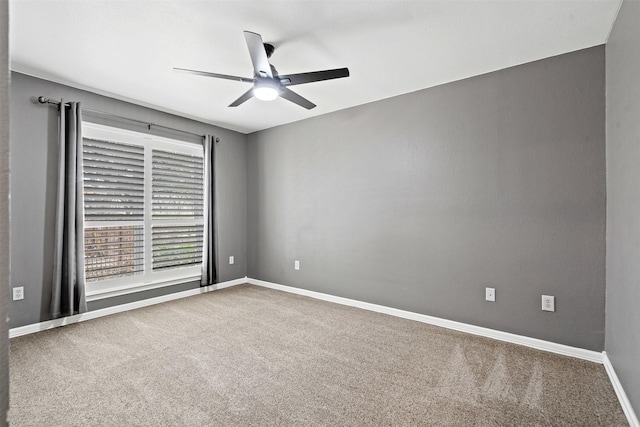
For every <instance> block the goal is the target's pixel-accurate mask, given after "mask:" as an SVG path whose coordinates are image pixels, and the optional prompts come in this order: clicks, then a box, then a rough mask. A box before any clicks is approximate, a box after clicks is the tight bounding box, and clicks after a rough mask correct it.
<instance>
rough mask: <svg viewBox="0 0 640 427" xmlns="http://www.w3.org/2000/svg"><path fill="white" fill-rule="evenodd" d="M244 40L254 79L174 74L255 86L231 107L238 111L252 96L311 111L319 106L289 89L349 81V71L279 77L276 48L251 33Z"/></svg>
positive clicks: (194, 72) (248, 32)
mask: <svg viewBox="0 0 640 427" xmlns="http://www.w3.org/2000/svg"><path fill="white" fill-rule="evenodd" d="M244 38H245V40H246V41H247V47H248V48H249V55H250V56H251V62H252V63H253V78H252V79H250V78H247V77H238V76H229V75H227V74H218V73H210V72H208V71H197V70H188V69H186V68H174V70H176V71H182V72H185V73H190V74H196V75H199V76H206V77H216V78H219V79H227V80H236V81H240V82H245V83H253V87H252V88H251V89H249V90H248V91H247V92H245V93H244V94H243V95H242V96H240V98H238V99H236V100H235V101H233V102H232V103H231V104H230V105H229V107H237V106H238V105H240V104H242V103H243V102H245V101H247V100H248V99H250V98H251V97H252V96H255V97H256V98H258V99H261V100H264V101H271V100H274V99H276V98H277V97H278V96H280V97H281V98H284V99H286V100H287V101H291V102H293V103H294V104H298V105H299V106H301V107H304V108H306V109H307V110H310V109H312V108H313V107H315V106H316V104H314V103H313V102H311V101H309V100H308V99H306V98H304V97H302V96H300V95H298V94H297V93H295V92H294V91H292V90H291V89H289V86H294V85H300V84H304V83H311V82H318V81H322V80H331V79H339V78H342V77H349V69H348V68H336V69H333V70H323V71H311V72H309V73H297V74H287V75H279V74H278V72H277V71H276V69H275V67H274V66H273V65H271V64H270V63H269V58H270V57H271V54H272V53H273V51H274V50H275V48H274V47H273V45H271V44H268V43H264V42H263V41H262V36H260V34H256V33H252V32H251V31H245V32H244Z"/></svg>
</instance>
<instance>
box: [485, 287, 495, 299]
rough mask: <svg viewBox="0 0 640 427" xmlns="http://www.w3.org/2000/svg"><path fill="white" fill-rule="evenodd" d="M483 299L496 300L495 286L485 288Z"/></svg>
mask: <svg viewBox="0 0 640 427" xmlns="http://www.w3.org/2000/svg"><path fill="white" fill-rule="evenodd" d="M484 299H486V300H487V301H495V300H496V289H495V288H486V290H485V296H484Z"/></svg>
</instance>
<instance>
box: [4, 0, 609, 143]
mask: <svg viewBox="0 0 640 427" xmlns="http://www.w3.org/2000/svg"><path fill="white" fill-rule="evenodd" d="M620 3H621V0H569V1H560V0H507V1H499V0H475V1H451V0H449V1H397V0H396V1H363V0H359V1H292V0H290V1H238V0H235V1H191V0H180V1H168V0H163V1H160V0H157V1H151V0H147V1H137V0H127V1H116V0H83V1H79V0H76V1H68V0H67V1H63V0H44V1H35V0H12V1H11V2H10V28H11V32H10V37H11V61H12V66H11V67H12V69H13V70H16V71H19V72H23V73H26V74H30V75H33V76H37V77H42V78H45V79H48V80H52V81H55V82H60V83H64V84H68V85H70V86H74V87H78V88H82V89H89V90H92V91H94V92H97V93H101V94H105V95H109V96H112V97H115V98H118V99H124V100H128V101H132V102H134V103H137V104H141V105H146V106H150V107H153V108H156V109H159V110H162V111H168V112H173V113H176V114H179V115H182V116H186V117H190V118H195V119H197V120H200V121H204V122H207V123H212V124H215V125H219V126H222V127H225V128H228V129H233V130H237V131H240V132H243V133H249V132H253V131H257V130H261V129H265V128H269V127H273V126H277V125H281V124H285V123H289V122H293V121H297V120H301V119H304V118H307V117H312V116H315V115H319V114H325V113H328V112H331V111H335V110H340V109H344V108H348V107H353V106H356V105H360V104H364V103H368V102H372V101H376V100H379V99H383V98H388V97H391V96H395V95H399V94H403V93H407V92H412V91H416V90H419V89H424V88H427V87H432V86H435V85H439V84H442V83H446V82H451V81H454V80H459V79H463V78H466V77H470V76H474V75H478V74H482V73H486V72H490V71H494V70H499V69H502V68H506V67H510V66H513V65H517V64H522V63H526V62H530V61H534V60H537V59H541V58H545V57H549V56H554V55H558V54H562V53H565V52H570V51H574V50H578V49H583V48H587V47H591V46H596V45H599V44H603V43H605V42H606V40H607V37H608V35H609V32H610V30H611V27H612V25H613V21H614V20H615V17H616V14H617V11H618V8H619V6H620ZM243 30H250V31H253V32H257V33H260V34H262V36H263V39H264V41H265V42H270V43H272V44H274V45H275V46H276V51H275V53H274V54H273V56H272V57H271V63H272V64H273V65H275V67H276V68H277V69H278V71H279V72H280V73H281V74H291V73H298V72H306V71H316V70H323V69H330V68H339V67H349V70H350V71H351V76H350V77H349V78H346V79H339V80H331V81H324V82H316V83H310V84H306V85H300V86H295V87H293V88H292V89H294V90H295V91H296V92H298V93H299V94H300V95H302V96H304V97H306V98H308V99H309V100H311V101H312V102H314V103H315V104H317V105H318V106H317V107H316V108H315V109H313V110H309V111H308V110H305V109H303V108H301V107H299V106H297V105H295V104H292V103H290V102H288V101H285V100H283V99H277V100H276V101H272V102H264V101H259V100H256V99H251V100H249V101H248V102H246V103H245V104H243V105H241V106H240V107H237V108H228V107H227V105H229V104H230V103H231V102H232V101H234V100H235V99H236V98H237V97H239V96H240V95H241V94H242V93H244V92H245V91H246V90H248V89H249V87H250V85H249V84H247V83H240V82H236V81H229V80H219V79H213V78H208V77H201V76H195V75H189V74H184V73H178V72H174V71H173V70H172V69H173V67H182V68H191V69H197V70H205V71H212V72H217V73H221V74H232V75H239V76H245V77H253V76H252V65H251V60H250V58H249V54H248V51H247V47H246V44H245V40H244V36H243V33H242V31H243ZM33 95H34V96H37V95H40V94H36V93H34V94H33Z"/></svg>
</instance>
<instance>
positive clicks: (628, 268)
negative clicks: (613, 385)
mask: <svg viewBox="0 0 640 427" xmlns="http://www.w3.org/2000/svg"><path fill="white" fill-rule="evenodd" d="M638 23H640V2H637V1H628V0H625V1H624V2H623V3H622V7H621V9H620V12H619V14H618V18H617V20H616V22H615V25H614V27H613V30H612V32H611V35H610V37H609V41H608V43H607V310H606V312H607V322H606V323H607V335H606V336H607V339H606V346H605V349H606V351H607V355H608V356H609V359H610V360H611V363H612V364H613V366H614V368H615V370H616V373H617V374H618V377H619V379H620V381H621V383H622V386H623V387H624V389H625V392H626V393H627V395H628V397H629V400H630V401H631V404H632V405H633V406H634V408H635V411H636V413H637V414H638V415H640V363H639V361H640V309H639V304H640V262H639V261H638V260H639V259H640V26H639V25H638Z"/></svg>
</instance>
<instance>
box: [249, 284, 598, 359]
mask: <svg viewBox="0 0 640 427" xmlns="http://www.w3.org/2000/svg"><path fill="white" fill-rule="evenodd" d="M247 282H248V283H250V284H252V285H257V286H262V287H265V288H270V289H276V290H279V291H284V292H289V293H293V294H298V295H304V296H307V297H311V298H316V299H320V300H324V301H330V302H334V303H337V304H342V305H348V306H351V307H358V308H362V309H365V310H370V311H376V312H378V313H384V314H388V315H391V316H396V317H401V318H403V319H409V320H415V321H417V322H422V323H427V324H430V325H434V326H440V327H443V328H448V329H453V330H456V331H461V332H467V333H470V334H474V335H480V336H483V337H487V338H493V339H495V340H500V341H505V342H509V343H513V344H519V345H524V346H527V347H531V348H535V349H538V350H544V351H548V352H551V353H556V354H562V355H564V356H571V357H576V358H578V359H583V360H589V361H591V362H596V363H602V353H599V352H597V351H592V350H585V349H583V348H578V347H571V346H568V345H564V344H558V343H554V342H551V341H545V340H541V339H537V338H530V337H526V336H523V335H516V334H511V333H508V332H502V331H496V330H494V329H489V328H483V327H480V326H474V325H470V324H468V323H462V322H456V321H453V320H447V319H441V318H439V317H433V316H427V315H426V314H419V313H414V312H411V311H405V310H399V309H397V308H391V307H386V306H383V305H377V304H371V303H368V302H363V301H358V300H353V299H349V298H342V297H337V296H334V295H329V294H323V293H320V292H314V291H308V290H306V289H300V288H294V287H291V286H285V285H280V284H277V283H271V282H265V281H263V280H257V279H251V278H249V279H247Z"/></svg>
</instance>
